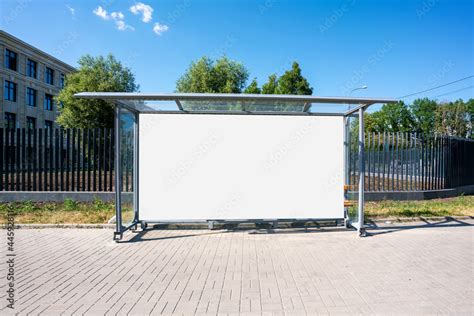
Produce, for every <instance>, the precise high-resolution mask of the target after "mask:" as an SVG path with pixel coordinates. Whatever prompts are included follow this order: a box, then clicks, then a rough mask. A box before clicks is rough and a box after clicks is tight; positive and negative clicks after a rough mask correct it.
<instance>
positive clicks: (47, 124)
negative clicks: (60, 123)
mask: <svg viewBox="0 0 474 316" xmlns="http://www.w3.org/2000/svg"><path fill="white" fill-rule="evenodd" d="M44 128H46V129H47V130H51V129H52V128H53V121H48V120H45V121H44Z"/></svg>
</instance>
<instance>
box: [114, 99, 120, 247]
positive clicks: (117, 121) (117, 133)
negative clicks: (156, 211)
mask: <svg viewBox="0 0 474 316" xmlns="http://www.w3.org/2000/svg"><path fill="white" fill-rule="evenodd" d="M114 118H115V120H114V121H115V124H114V125H115V129H114V130H115V223H116V229H115V233H114V239H115V240H120V239H122V201H121V195H120V193H121V191H122V181H121V180H122V179H121V178H122V168H121V164H120V161H121V160H120V142H121V137H120V136H121V135H120V134H121V133H120V107H119V105H115V117H114Z"/></svg>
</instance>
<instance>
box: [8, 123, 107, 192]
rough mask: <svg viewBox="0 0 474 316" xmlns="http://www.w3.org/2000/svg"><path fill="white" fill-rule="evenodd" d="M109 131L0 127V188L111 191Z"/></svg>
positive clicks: (15, 189)
mask: <svg viewBox="0 0 474 316" xmlns="http://www.w3.org/2000/svg"><path fill="white" fill-rule="evenodd" d="M113 179H114V133H113V130H112V129H24V128H23V129H3V128H1V129H0V191H114V180H113Z"/></svg>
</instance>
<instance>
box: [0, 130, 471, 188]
mask: <svg viewBox="0 0 474 316" xmlns="http://www.w3.org/2000/svg"><path fill="white" fill-rule="evenodd" d="M131 139H132V137H131V135H125V134H124V135H123V141H124V144H122V146H121V147H122V151H123V152H122V157H123V162H122V171H123V173H122V177H123V178H122V179H123V181H122V183H123V188H122V190H123V191H125V192H130V191H132V190H133V187H132V186H133V181H132V180H131V179H132V177H133V174H132V172H133V170H132V166H133V155H132V152H133V150H132V149H133V148H132V146H131V145H130V144H131V143H132V142H131ZM357 145H358V144H357V139H356V138H352V139H351V148H350V149H351V150H350V159H349V175H350V184H351V185H352V188H353V189H354V190H357V185H358V178H359V171H358V169H357V168H358V154H357V149H358V147H357ZM365 149H366V150H365V162H366V176H365V188H366V190H367V191H368V192H374V191H421V190H439V189H447V188H454V187H459V186H464V185H473V184H474V141H473V140H466V139H458V138H454V137H446V136H444V137H439V136H429V135H421V134H417V133H366V147H365ZM114 190H115V188H114V132H113V129H52V130H50V129H32V130H28V129H3V128H0V191H92V192H94V191H96V192H97V191H102V192H103V191H114Z"/></svg>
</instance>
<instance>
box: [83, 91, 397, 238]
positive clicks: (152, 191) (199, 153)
mask: <svg viewBox="0 0 474 316" xmlns="http://www.w3.org/2000/svg"><path fill="white" fill-rule="evenodd" d="M75 96H76V97H77V98H88V99H101V100H105V101H108V102H111V103H112V104H114V106H115V136H114V139H115V194H116V230H115V233H114V239H116V240H119V239H121V238H122V236H123V233H124V232H125V231H126V230H128V229H131V228H136V227H137V225H139V224H140V225H141V226H142V228H146V227H147V225H148V224H155V223H193V222H207V223H209V224H210V226H212V224H213V223H216V222H233V223H241V222H256V223H260V222H265V221H270V222H273V223H275V222H278V221H290V222H291V221H298V222H302V221H334V222H335V223H336V224H339V223H340V224H344V225H346V226H347V227H353V228H355V229H356V230H357V231H358V233H359V235H365V229H364V179H365V161H364V111H365V110H367V108H368V107H369V106H371V105H373V104H386V103H395V102H397V100H394V99H388V98H347V97H318V96H301V95H262V94H208V93H172V94H160V93H109V92H83V93H78V94H76V95H75ZM352 140H353V141H355V144H357V151H356V153H355V154H356V155H358V170H357V172H355V173H353V174H349V167H348V163H349V155H353V154H354V151H353V150H351V149H350V144H351V141H352ZM352 143H354V142H352ZM350 177H357V178H358V187H357V190H354V188H351V187H350V186H349V185H348V184H349V179H350ZM124 183H127V184H129V185H127V186H125V188H124Z"/></svg>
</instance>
